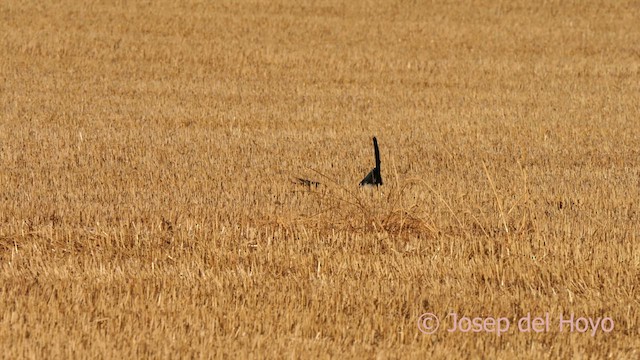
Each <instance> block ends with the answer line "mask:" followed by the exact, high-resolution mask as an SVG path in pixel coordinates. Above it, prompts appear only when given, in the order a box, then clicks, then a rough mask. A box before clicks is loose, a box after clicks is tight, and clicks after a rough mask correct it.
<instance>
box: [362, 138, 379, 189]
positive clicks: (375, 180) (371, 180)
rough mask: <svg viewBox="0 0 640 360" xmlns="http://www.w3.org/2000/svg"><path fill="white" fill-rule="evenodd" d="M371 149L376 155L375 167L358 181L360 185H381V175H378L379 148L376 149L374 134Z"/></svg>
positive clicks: (376, 140) (376, 142)
mask: <svg viewBox="0 0 640 360" xmlns="http://www.w3.org/2000/svg"><path fill="white" fill-rule="evenodd" d="M373 151H374V152H375V155H376V167H374V168H373V170H371V172H370V173H368V174H367V176H365V177H364V179H362V181H360V186H365V185H375V186H378V185H382V175H380V149H378V139H376V137H375V136H374V137H373Z"/></svg>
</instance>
